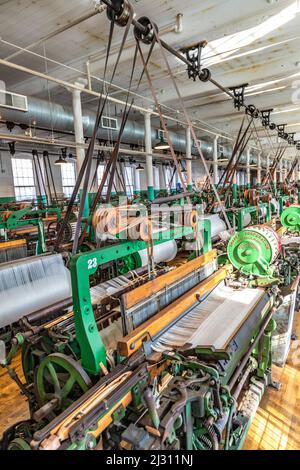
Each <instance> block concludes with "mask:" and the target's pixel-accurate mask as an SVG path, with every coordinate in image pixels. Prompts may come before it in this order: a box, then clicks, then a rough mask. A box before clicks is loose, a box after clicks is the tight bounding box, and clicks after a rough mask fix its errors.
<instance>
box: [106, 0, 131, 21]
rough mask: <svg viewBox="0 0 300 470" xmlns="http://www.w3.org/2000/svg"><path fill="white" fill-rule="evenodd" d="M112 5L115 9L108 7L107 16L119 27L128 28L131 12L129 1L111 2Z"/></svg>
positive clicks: (115, 0)
mask: <svg viewBox="0 0 300 470" xmlns="http://www.w3.org/2000/svg"><path fill="white" fill-rule="evenodd" d="M111 4H112V6H113V7H114V8H115V9H113V8H110V7H107V9H106V14H107V17H108V19H109V20H110V21H114V22H115V23H116V24H117V25H118V26H121V27H124V26H126V25H127V23H128V21H129V18H130V12H131V6H130V4H129V2H128V0H111Z"/></svg>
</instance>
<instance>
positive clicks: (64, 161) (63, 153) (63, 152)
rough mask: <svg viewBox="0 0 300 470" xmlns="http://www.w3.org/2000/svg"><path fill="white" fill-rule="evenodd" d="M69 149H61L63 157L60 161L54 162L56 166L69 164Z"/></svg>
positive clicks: (61, 156) (60, 157)
mask: <svg viewBox="0 0 300 470" xmlns="http://www.w3.org/2000/svg"><path fill="white" fill-rule="evenodd" d="M66 158H67V149H66V148H63V149H61V155H60V156H59V159H58V160H56V162H54V165H64V164H65V163H68V162H67V160H66Z"/></svg>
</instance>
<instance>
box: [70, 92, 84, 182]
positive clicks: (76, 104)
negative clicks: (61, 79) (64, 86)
mask: <svg viewBox="0 0 300 470" xmlns="http://www.w3.org/2000/svg"><path fill="white" fill-rule="evenodd" d="M76 85H77V86H78V85H79V86H80V84H78V83H76ZM83 88H84V86H83V85H82V89H83ZM72 103H73V116H74V132H75V140H76V156H77V174H79V172H80V170H81V167H82V164H83V161H84V157H85V151H84V148H82V147H81V146H80V145H81V144H84V133H83V121H82V107H81V91H80V90H72ZM82 185H83V182H82V184H81V189H82Z"/></svg>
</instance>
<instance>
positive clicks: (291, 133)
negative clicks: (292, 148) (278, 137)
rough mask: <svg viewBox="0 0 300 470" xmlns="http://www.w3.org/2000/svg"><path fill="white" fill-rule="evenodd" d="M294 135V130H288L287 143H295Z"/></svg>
mask: <svg viewBox="0 0 300 470" xmlns="http://www.w3.org/2000/svg"><path fill="white" fill-rule="evenodd" d="M295 135H296V132H290V133H289V134H288V143H289V144H290V145H295V143H296V142H295Z"/></svg>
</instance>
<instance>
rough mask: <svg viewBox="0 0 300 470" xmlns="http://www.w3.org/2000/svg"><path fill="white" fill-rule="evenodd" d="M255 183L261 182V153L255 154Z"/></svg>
mask: <svg viewBox="0 0 300 470" xmlns="http://www.w3.org/2000/svg"><path fill="white" fill-rule="evenodd" d="M257 184H258V185H259V184H261V153H259V154H258V155H257Z"/></svg>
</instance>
